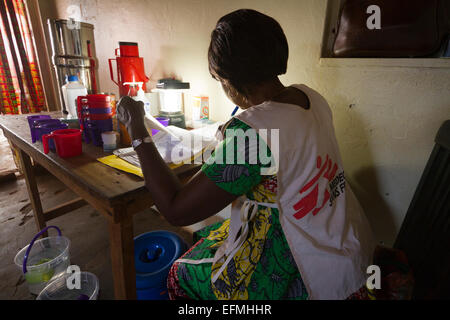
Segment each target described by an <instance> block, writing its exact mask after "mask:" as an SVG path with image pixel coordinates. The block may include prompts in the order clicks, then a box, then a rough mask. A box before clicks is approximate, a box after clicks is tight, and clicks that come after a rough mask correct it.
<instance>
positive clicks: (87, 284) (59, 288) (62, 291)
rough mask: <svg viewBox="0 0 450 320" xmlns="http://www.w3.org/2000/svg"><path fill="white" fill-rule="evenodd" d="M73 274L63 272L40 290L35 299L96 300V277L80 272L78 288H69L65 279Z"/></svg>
mask: <svg viewBox="0 0 450 320" xmlns="http://www.w3.org/2000/svg"><path fill="white" fill-rule="evenodd" d="M71 276H73V274H68V273H65V274H63V275H61V276H60V277H59V278H57V279H55V280H53V281H52V282H51V283H50V284H49V285H48V286H46V287H45V288H44V290H42V292H41V293H40V294H39V296H38V297H37V298H36V300H97V297H98V292H99V289H100V286H99V282H98V279H97V277H96V276H95V275H94V274H92V273H90V272H80V277H81V278H80V285H81V286H80V289H69V287H68V285H67V280H69V281H70V279H69V277H71Z"/></svg>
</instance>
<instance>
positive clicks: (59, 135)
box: [42, 129, 83, 158]
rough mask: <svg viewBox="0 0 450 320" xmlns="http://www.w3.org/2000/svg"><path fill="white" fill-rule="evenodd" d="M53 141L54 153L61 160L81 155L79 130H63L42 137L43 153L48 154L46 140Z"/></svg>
mask: <svg viewBox="0 0 450 320" xmlns="http://www.w3.org/2000/svg"><path fill="white" fill-rule="evenodd" d="M49 139H53V140H54V141H55V145H56V153H57V154H58V156H59V157H61V158H71V157H76V156H79V155H81V154H82V153H83V149H82V146H81V130H77V129H63V130H56V131H53V132H52V133H51V134H46V135H44V136H42V144H43V145H44V153H45V154H47V153H48V152H49V147H48V140H49Z"/></svg>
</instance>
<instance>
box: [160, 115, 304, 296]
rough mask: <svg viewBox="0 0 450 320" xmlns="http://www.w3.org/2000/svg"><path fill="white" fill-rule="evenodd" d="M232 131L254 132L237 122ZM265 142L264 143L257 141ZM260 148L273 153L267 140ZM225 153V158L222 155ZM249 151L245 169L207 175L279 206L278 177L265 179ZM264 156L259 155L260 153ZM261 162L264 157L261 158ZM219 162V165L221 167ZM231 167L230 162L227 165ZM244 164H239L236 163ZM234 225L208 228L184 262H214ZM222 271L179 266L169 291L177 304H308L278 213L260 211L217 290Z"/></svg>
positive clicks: (231, 144)
mask: <svg viewBox="0 0 450 320" xmlns="http://www.w3.org/2000/svg"><path fill="white" fill-rule="evenodd" d="M227 129H228V130H238V129H242V130H243V131H244V132H245V131H247V130H249V129H251V128H250V127H249V126H248V125H246V124H245V123H243V122H241V121H240V120H237V119H233V120H232V121H231V123H229V125H228V127H227ZM257 139H258V140H260V138H259V137H257ZM237 143H238V142H237V138H236V137H235V136H232V137H227V136H226V135H225V139H224V141H223V142H222V144H221V145H220V146H219V149H218V150H216V152H215V153H213V155H212V158H211V159H210V160H216V158H217V157H218V156H219V155H223V156H224V155H225V154H226V150H227V149H229V148H234V150H235V151H236V152H235V153H234V154H235V157H238V156H242V155H238V154H237V150H238V148H237ZM258 146H260V147H263V148H264V147H265V148H267V155H268V156H269V157H270V150H268V147H267V146H266V145H265V144H264V142H263V140H262V139H261V140H260V141H258ZM218 151H219V152H218ZM247 151H248V149H247V148H246V154H245V163H244V164H231V165H230V164H217V163H216V161H207V163H206V164H205V165H204V166H203V167H202V171H203V173H204V174H205V175H206V176H207V177H208V178H210V179H211V180H212V181H214V182H215V184H216V185H217V186H219V187H220V188H222V189H224V190H225V191H227V192H229V193H231V194H233V195H236V196H241V195H246V196H247V197H248V198H249V199H251V200H255V201H257V202H265V203H276V196H277V177H276V175H274V176H262V175H261V174H260V172H261V168H262V167H264V165H262V164H261V163H260V161H259V158H258V161H257V164H250V161H248V159H249V155H248V154H247ZM258 155H259V153H258ZM258 157H259V156H258ZM217 162H218V161H217ZM223 163H225V161H223ZM235 163H239V162H235ZM229 223H230V220H226V221H224V222H220V223H217V224H214V225H212V226H210V227H207V228H205V229H203V230H201V231H199V232H197V233H196V234H195V235H194V236H195V238H196V240H197V243H196V244H195V245H194V246H193V247H192V248H191V249H190V250H189V251H188V252H187V253H186V254H185V255H184V256H183V257H182V259H188V260H197V261H200V260H202V259H211V258H213V257H214V255H215V253H216V250H217V249H218V248H219V247H220V246H221V245H222V244H223V243H224V240H225V239H226V238H227V237H228V230H229ZM221 266H222V265H221V264H220V263H216V264H215V265H212V264H211V263H200V264H188V263H183V262H176V263H175V264H174V265H173V267H172V269H171V271H170V274H169V279H168V287H169V294H170V297H171V298H172V299H180V298H181V299H182V298H185V299H200V300H205V299H206V300H216V299H218V300H230V299H231V300H246V299H250V300H262V299H265V300H266V299H267V300H271V299H273V300H280V299H286V300H305V299H307V298H308V293H307V291H306V288H305V286H304V284H303V281H302V279H301V276H300V273H299V271H298V269H297V266H296V264H295V261H294V258H293V256H292V253H291V251H290V249H289V246H288V243H287V241H286V239H285V236H284V233H283V230H282V228H281V225H280V221H279V212H278V209H272V208H268V207H263V206H259V207H258V214H257V215H256V217H255V218H254V219H253V221H251V222H250V223H249V233H248V235H247V240H246V241H245V242H244V244H243V245H242V246H241V248H240V249H239V251H238V252H237V254H236V255H235V256H234V258H233V259H232V260H231V261H230V263H229V264H228V266H227V267H226V268H225V270H224V271H223V272H222V274H221V275H220V276H219V278H218V280H217V281H216V282H215V283H214V284H212V283H211V277H212V276H213V275H214V274H215V273H216V272H217V271H218V270H219V269H220V267H221Z"/></svg>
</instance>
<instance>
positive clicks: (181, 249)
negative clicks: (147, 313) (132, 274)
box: [134, 231, 188, 300]
mask: <svg viewBox="0 0 450 320" xmlns="http://www.w3.org/2000/svg"><path fill="white" fill-rule="evenodd" d="M187 249H188V245H187V244H186V242H185V241H184V240H183V239H181V238H180V236H178V235H177V234H175V233H173V232H169V231H153V232H149V233H145V234H142V235H140V236H138V237H136V238H135V239H134V262H135V267H136V289H137V299H138V300H167V299H168V298H169V295H168V292H167V276H168V274H169V270H170V268H171V267H172V265H173V263H174V262H175V260H177V259H178V258H179V257H180V256H181V255H183V253H185V252H186V250H187Z"/></svg>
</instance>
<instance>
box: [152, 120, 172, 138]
mask: <svg viewBox="0 0 450 320" xmlns="http://www.w3.org/2000/svg"><path fill="white" fill-rule="evenodd" d="M156 120H158V122H159V123H161V124H162V125H163V126H164V127H168V126H169V122H170V119H169V118H156ZM158 132H159V130H155V129H153V130H152V136H154V135H155V134H157V133H158Z"/></svg>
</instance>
